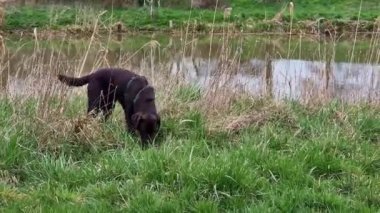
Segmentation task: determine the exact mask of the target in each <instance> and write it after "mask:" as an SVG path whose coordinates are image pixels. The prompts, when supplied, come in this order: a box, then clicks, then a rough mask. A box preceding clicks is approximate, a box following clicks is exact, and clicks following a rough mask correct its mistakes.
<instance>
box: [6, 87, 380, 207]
mask: <svg viewBox="0 0 380 213" xmlns="http://www.w3.org/2000/svg"><path fill="white" fill-rule="evenodd" d="M162 95H163V94H162V93H161V94H159V96H162ZM203 97H204V96H203V95H202V93H201V92H200V91H199V90H198V89H196V88H194V87H189V86H181V87H178V88H177V89H176V90H175V91H173V93H172V96H171V98H170V100H169V101H168V100H166V102H165V109H161V113H162V118H163V122H162V124H163V127H162V129H161V137H160V139H159V143H160V145H159V146H157V147H152V148H150V149H148V150H146V151H142V150H141V148H140V147H139V146H138V140H137V139H136V138H133V137H130V136H129V135H128V134H127V133H126V132H125V131H124V125H123V121H122V117H123V116H122V113H121V110H120V107H118V108H117V111H116V112H115V113H114V115H113V117H112V119H111V120H110V121H109V122H106V123H103V124H101V123H98V122H96V121H94V122H92V121H87V123H86V122H85V119H84V118H83V115H84V113H85V105H86V104H85V103H86V99H85V97H84V96H74V98H72V99H67V100H64V101H62V100H61V101H60V100H59V99H58V98H53V97H51V98H50V99H48V100H45V101H46V103H44V102H43V101H42V99H39V100H36V99H33V98H27V99H24V100H23V101H21V100H10V99H8V98H5V97H3V98H2V99H1V101H0V126H1V128H0V135H2V136H1V141H2V143H1V147H2V149H1V151H0V169H1V171H0V209H1V211H2V212H14V211H27V212H40V211H42V212H67V211H76V212H77V211H80V212H93V211H95V212H109V211H110V210H112V211H124V210H127V211H128V212H183V211H190V212H219V211H223V212H224V211H249V212H263V211H264V212H268V211H269V212H273V211H281V212H290V211H302V212H304V211H310V210H312V211H333V212H352V211H354V212H378V211H379V209H380V195H379V191H380V182H379V178H380V172H379V171H380V153H379V141H380V108H379V107H378V106H376V105H375V106H370V105H366V104H361V105H346V104H343V103H339V102H335V101H333V102H331V103H327V104H323V105H320V106H316V105H314V106H307V105H301V104H298V103H293V102H284V103H274V102H272V101H267V100H265V99H251V98H247V97H240V98H237V99H236V100H235V101H233V102H231V105H230V107H228V108H224V109H223V110H221V109H220V110H217V111H216V113H215V112H214V113H212V112H210V111H209V107H198V106H197V105H198V104H200V106H205V105H204V103H207V106H209V104H210V101H207V100H206V99H204V98H203ZM62 103H63V104H62ZM202 103H203V105H202ZM161 104H162V103H161ZM46 108H47V109H48V110H45V109H46ZM220 115H223V116H220ZM247 116H248V117H247ZM78 117H81V119H78ZM84 123H85V125H84ZM78 125H82V129H81V131H77V130H76V129H77V126H78Z"/></svg>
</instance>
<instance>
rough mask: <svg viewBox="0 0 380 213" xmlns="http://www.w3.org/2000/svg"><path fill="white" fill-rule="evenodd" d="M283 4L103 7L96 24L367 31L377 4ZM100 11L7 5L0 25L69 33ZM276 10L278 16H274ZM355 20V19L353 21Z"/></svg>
mask: <svg viewBox="0 0 380 213" xmlns="http://www.w3.org/2000/svg"><path fill="white" fill-rule="evenodd" d="M286 6H287V5H286V4H284V3H257V2H256V1H253V2H252V1H243V0H239V1H233V3H231V7H232V8H233V10H232V14H231V17H230V18H229V19H228V20H224V18H223V11H217V12H216V13H215V14H214V11H213V10H200V9H193V10H191V11H190V10H189V9H186V8H160V9H159V10H158V11H157V12H156V14H155V16H154V17H153V18H151V17H150V16H149V12H148V9H147V8H127V9H111V8H108V9H105V10H106V13H104V14H103V15H101V16H100V22H99V26H100V28H103V29H106V28H109V27H111V26H113V25H114V24H115V23H116V22H121V23H122V24H123V26H124V30H126V31H142V30H148V31H176V30H181V29H182V30H184V29H186V27H187V24H188V23H190V29H191V30H195V31H198V32H207V31H209V30H211V29H212V28H214V30H215V31H222V30H223V26H225V24H226V22H227V23H231V24H232V26H233V27H234V28H235V29H236V30H238V31H240V30H243V31H244V32H288V31H289V29H290V26H291V27H292V29H293V32H300V31H303V32H306V33H317V32H324V31H325V30H329V31H333V30H334V29H335V30H337V31H338V32H355V31H359V32H372V31H376V30H377V28H378V26H377V23H376V21H378V16H379V14H378V11H379V10H380V3H379V2H378V1H376V0H371V1H363V3H362V5H361V4H360V1H359V0H352V1H329V2H326V1H317V0H316V1H302V2H299V3H298V2H296V3H295V8H294V15H293V16H291V15H290V13H289V10H288V9H285V10H284V11H283V9H284V8H285V7H286ZM360 7H361V11H360V14H359V11H358V8H360ZM102 11H104V9H100V8H89V7H64V6H37V7H33V8H32V7H16V8H8V9H7V12H6V22H5V26H4V29H6V30H8V31H14V30H27V29H32V28H34V27H38V28H45V29H50V30H63V29H65V30H66V29H68V30H69V31H70V32H77V31H78V32H80V31H88V30H92V28H93V25H94V22H95V21H96V20H97V17H98V15H99V14H101V13H102ZM281 11H283V13H281V14H282V15H281V16H278V15H279V14H280V12H281ZM214 15H215V17H214ZM359 15H360V16H359ZM274 17H276V18H275V19H273V18H274ZM214 18H215V19H214ZM357 20H360V24H359V25H357V23H356V21H357ZM170 21H173V28H169V22H170ZM189 21H190V22H189Z"/></svg>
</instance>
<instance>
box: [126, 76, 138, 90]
mask: <svg viewBox="0 0 380 213" xmlns="http://www.w3.org/2000/svg"><path fill="white" fill-rule="evenodd" d="M135 79H137V76H134V77H132V78H131V80H129V81H128V83H127V90H128V89H129V87H130V86H131V84H132V82H133V81H134V80H135Z"/></svg>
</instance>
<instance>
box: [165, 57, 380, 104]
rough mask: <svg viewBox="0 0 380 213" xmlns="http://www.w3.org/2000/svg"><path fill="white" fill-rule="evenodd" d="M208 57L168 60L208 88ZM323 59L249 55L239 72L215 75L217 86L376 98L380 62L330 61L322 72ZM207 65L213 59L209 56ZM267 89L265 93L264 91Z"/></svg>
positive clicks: (290, 95)
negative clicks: (312, 59)
mask: <svg viewBox="0 0 380 213" xmlns="http://www.w3.org/2000/svg"><path fill="white" fill-rule="evenodd" d="M207 62H208V60H206V59H202V58H196V59H192V58H184V59H183V60H182V61H181V62H178V61H174V62H172V66H171V67H172V70H171V73H172V74H175V73H177V72H182V73H184V77H185V79H186V81H188V82H191V83H193V84H196V85H199V86H201V87H203V88H208V87H209V86H210V82H213V78H215V76H213V75H211V74H210V73H207V67H208V65H207ZM326 64H327V63H326V62H318V61H306V60H292V59H291V60H286V59H274V60H271V61H264V60H258V59H252V60H250V61H249V62H246V63H244V64H241V69H242V70H241V72H239V73H237V74H235V75H233V76H231V75H227V74H225V76H222V77H220V76H218V77H219V78H218V79H219V80H220V83H219V85H220V86H225V85H226V81H228V86H231V88H239V89H243V90H244V91H246V92H249V93H251V94H252V95H255V96H261V95H270V96H272V97H273V98H275V99H277V100H280V99H285V98H286V99H293V100H299V99H305V98H310V97H313V96H315V95H321V94H325V95H326V97H334V98H338V99H342V100H346V101H354V102H356V101H370V100H371V101H375V102H378V101H380V99H379V98H380V83H379V81H380V80H379V79H380V65H369V64H351V63H343V62H341V63H332V64H331V69H330V71H329V73H328V74H327V75H326V74H325V68H326ZM210 66H211V69H214V70H215V69H217V61H216V60H211V65H210ZM268 93H269V94H268Z"/></svg>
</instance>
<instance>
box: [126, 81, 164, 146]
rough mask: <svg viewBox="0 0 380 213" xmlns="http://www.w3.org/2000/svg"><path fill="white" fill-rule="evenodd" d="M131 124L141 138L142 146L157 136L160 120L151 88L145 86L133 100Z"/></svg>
mask: <svg viewBox="0 0 380 213" xmlns="http://www.w3.org/2000/svg"><path fill="white" fill-rule="evenodd" d="M133 110H134V114H133V115H132V124H133V126H134V129H135V130H137V131H138V132H139V134H140V137H141V142H142V145H143V146H146V145H147V143H148V142H151V141H152V140H154V139H155V137H156V136H157V133H158V130H159V129H160V125H161V119H160V116H159V115H158V113H157V110H156V104H155V92H154V89H153V87H151V86H145V87H144V88H143V89H141V90H140V91H139V92H138V93H137V94H136V96H135V98H134V100H133Z"/></svg>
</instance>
